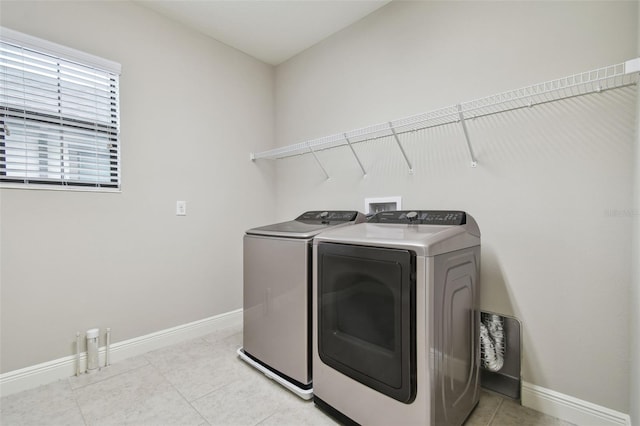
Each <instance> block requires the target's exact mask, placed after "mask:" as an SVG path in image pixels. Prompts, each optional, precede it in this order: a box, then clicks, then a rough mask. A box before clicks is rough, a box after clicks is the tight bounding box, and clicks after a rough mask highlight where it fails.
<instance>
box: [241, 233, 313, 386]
mask: <svg viewBox="0 0 640 426" xmlns="http://www.w3.org/2000/svg"><path fill="white" fill-rule="evenodd" d="M243 243H244V244H243V246H244V292H243V293H244V296H243V302H244V310H243V320H244V332H243V348H244V351H245V352H246V353H248V354H250V355H252V356H254V357H255V358H257V359H259V360H260V361H261V362H263V363H265V364H267V365H269V366H270V367H271V368H273V369H275V370H277V371H279V372H280V373H282V374H285V375H287V376H289V377H291V378H293V379H294V380H297V381H298V382H300V383H302V384H308V383H311V371H310V363H309V359H310V354H309V352H308V348H309V334H308V318H309V310H308V305H309V301H308V291H309V289H308V287H309V275H308V274H309V262H310V252H311V240H310V239H307V240H294V239H286V238H274V237H260V236H255V235H245V236H244V241H243Z"/></svg>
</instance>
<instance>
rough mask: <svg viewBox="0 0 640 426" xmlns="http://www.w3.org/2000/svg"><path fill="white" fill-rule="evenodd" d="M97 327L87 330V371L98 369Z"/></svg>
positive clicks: (92, 371)
mask: <svg viewBox="0 0 640 426" xmlns="http://www.w3.org/2000/svg"><path fill="white" fill-rule="evenodd" d="M99 336H100V329H99V328H92V329H90V330H87V373H95V372H96V371H98V344H99V342H98V340H99Z"/></svg>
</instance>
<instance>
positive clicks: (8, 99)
mask: <svg viewBox="0 0 640 426" xmlns="http://www.w3.org/2000/svg"><path fill="white" fill-rule="evenodd" d="M22 41H24V42H22ZM60 52H61V53H60ZM65 54H66V55H65ZM85 57H86V58H88V59H87V60H86V61H83V59H84V58H85ZM93 59H95V58H94V57H92V56H90V55H86V54H83V53H82V52H78V51H74V50H72V49H69V48H65V47H62V46H58V45H54V44H52V43H49V42H46V41H43V40H42V41H41V40H39V39H35V38H33V37H30V36H24V35H21V34H20V33H16V32H13V31H8V30H6V29H2V32H1V33H0V182H1V183H3V184H19V185H55V186H66V187H98V188H119V187H120V143H119V127H120V123H119V121H120V120H119V65H118V66H117V68H118V69H117V71H114V70H112V69H107V68H109V67H100V66H96V65H95V64H94V63H95V62H98V63H100V62H101V61H100V60H99V59H100V58H97V59H98V60H97V61H95V60H93ZM104 63H107V64H108V61H104ZM112 68H114V67H112Z"/></svg>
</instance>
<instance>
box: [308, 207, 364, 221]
mask: <svg viewBox="0 0 640 426" xmlns="http://www.w3.org/2000/svg"><path fill="white" fill-rule="evenodd" d="M357 216H358V212H356V211H345V210H318V211H309V212H304V213H302V214H301V215H300V216H298V217H297V218H296V220H297V221H300V222H317V223H328V222H351V221H352V220H355V219H356V217H357Z"/></svg>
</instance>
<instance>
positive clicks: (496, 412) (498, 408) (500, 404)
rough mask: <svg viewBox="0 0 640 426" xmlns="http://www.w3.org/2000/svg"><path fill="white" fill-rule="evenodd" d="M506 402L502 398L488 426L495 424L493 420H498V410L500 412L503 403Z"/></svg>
mask: <svg viewBox="0 0 640 426" xmlns="http://www.w3.org/2000/svg"><path fill="white" fill-rule="evenodd" d="M503 402H504V399H503V398H500V403H499V404H498V406H497V407H496V409H495V410H493V414H492V415H491V417H490V418H489V421H488V422H487V426H491V423H493V420H494V419H495V418H496V415H497V414H498V410H500V407H502V403H503Z"/></svg>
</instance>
